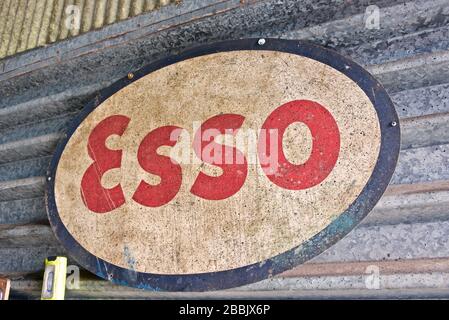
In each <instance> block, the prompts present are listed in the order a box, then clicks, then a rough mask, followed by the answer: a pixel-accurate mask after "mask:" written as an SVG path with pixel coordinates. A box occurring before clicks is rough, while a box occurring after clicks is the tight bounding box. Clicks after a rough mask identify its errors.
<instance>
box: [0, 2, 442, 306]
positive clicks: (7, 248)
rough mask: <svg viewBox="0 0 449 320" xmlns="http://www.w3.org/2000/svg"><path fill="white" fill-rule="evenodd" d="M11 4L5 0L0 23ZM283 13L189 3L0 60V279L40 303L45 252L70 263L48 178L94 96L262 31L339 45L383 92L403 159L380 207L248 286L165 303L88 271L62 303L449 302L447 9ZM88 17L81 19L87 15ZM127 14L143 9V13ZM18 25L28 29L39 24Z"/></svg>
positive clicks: (300, 7)
mask: <svg viewBox="0 0 449 320" xmlns="http://www.w3.org/2000/svg"><path fill="white" fill-rule="evenodd" d="M36 1H38V0H36ZM12 2H13V1H8V0H6V1H1V2H0V3H1V5H0V14H4V12H8V11H9V10H10V4H11V3H12ZM14 2H15V3H17V6H19V5H20V1H14ZM75 2H77V1H75ZM78 2H83V1H78ZM119 2H120V1H116V3H115V2H111V5H110V6H109V7H108V9H107V10H105V15H106V17H105V19H104V21H106V23H108V21H109V20H108V19H109V16H108V14H109V15H113V16H114V15H117V16H118V15H119V10H118V3H119ZM28 3H29V5H31V6H33V1H29V2H28ZM108 3H109V2H108ZM146 4H147V2H145V5H146ZM279 4H280V2H279V1H271V0H267V1H245V3H241V1H239V0H236V1H232V0H230V1H211V0H205V1H195V0H192V1H183V3H181V4H180V5H179V6H167V7H166V8H164V10H156V11H153V12H150V13H144V14H141V15H139V16H136V17H134V18H132V19H128V20H126V21H123V22H121V23H120V24H112V25H110V26H106V27H103V28H102V29H100V30H98V31H96V32H89V33H87V34H81V35H79V36H78V37H74V38H72V39H70V40H68V41H63V42H56V43H54V44H52V45H50V46H47V47H45V48H41V49H38V50H32V51H29V52H24V53H23V54H21V55H17V56H14V57H9V58H5V59H3V60H0V175H1V178H0V225H1V227H0V256H1V257H6V258H4V259H0V274H5V275H7V276H8V277H12V278H13V281H12V283H11V296H12V298H36V297H38V296H39V290H40V287H41V284H40V282H39V280H36V277H34V276H33V274H34V273H36V272H38V273H39V272H42V269H43V259H44V258H45V257H46V256H49V255H55V254H65V252H64V249H63V248H62V247H61V246H60V245H59V243H58V242H57V241H56V240H55V238H54V236H53V233H52V232H51V229H50V227H49V225H48V221H47V216H46V212H45V203H44V199H43V196H44V185H45V178H44V176H45V175H44V174H45V171H46V168H47V166H48V161H49V158H50V157H51V156H52V155H53V152H54V148H55V147H56V143H57V141H58V140H59V138H60V137H61V134H62V133H63V131H64V130H65V128H66V124H67V123H68V121H70V120H71V119H73V117H74V116H76V115H77V114H78V112H79V110H80V109H81V108H82V107H83V106H84V104H85V103H86V102H87V101H88V100H90V99H91V97H93V96H94V94H95V92H96V91H97V90H99V89H102V88H105V87H107V86H108V85H109V84H110V83H111V82H113V81H115V80H117V79H119V78H121V77H123V76H125V75H126V74H127V73H128V72H130V71H134V70H136V69H138V68H140V67H141V66H143V65H146V64H148V63H150V62H152V61H154V60H155V59H157V58H160V57H163V56H166V55H167V54H168V53H177V52H179V51H180V50H181V49H183V48H186V47H191V46H194V45H197V44H201V43H211V42H214V41H216V40H223V39H235V38H243V37H259V36H264V37H282V38H289V39H303V40H309V41H312V42H314V43H317V44H321V45H325V46H327V47H329V48H333V49H335V50H337V51H339V52H341V53H343V54H344V55H347V56H349V57H350V58H352V59H355V60H356V61H358V62H359V63H361V64H362V65H363V66H364V67H366V68H367V69H368V70H369V71H370V72H371V73H372V74H373V75H374V76H375V77H376V78H377V79H378V80H380V82H381V83H383V84H384V86H385V88H386V90H387V91H388V92H389V93H390V95H391V97H392V99H393V102H394V103H395V107H396V111H397V113H398V114H399V117H400V119H401V124H402V145H401V149H402V150H401V154H400V159H399V163H398V167H397V169H396V172H395V175H394V178H393V181H392V184H391V185H390V186H389V188H388V189H387V192H386V194H385V195H384V197H383V198H382V199H381V201H380V202H379V203H378V205H377V206H376V208H375V209H374V211H373V212H372V213H371V214H370V215H368V217H367V218H366V219H365V220H364V221H362V223H361V224H360V225H359V226H358V227H357V228H356V229H355V230H354V231H353V232H351V233H350V234H349V235H348V236H347V237H346V238H345V239H343V240H342V241H340V242H338V243H337V244H336V245H335V246H334V247H332V248H330V249H329V250H328V251H327V252H325V253H324V254H322V255H320V256H318V257H317V258H316V260H314V261H311V263H310V264H306V265H304V266H302V267H299V268H298V269H293V270H291V271H289V272H288V273H286V274H284V275H281V276H279V277H275V278H272V279H269V280H266V281H264V282H261V283H258V284H254V285H252V286H249V287H243V288H239V289H236V290H233V291H230V292H229V291H227V292H217V293H214V294H210V295H206V294H188V295H187V294H185V293H184V294H180V293H171V294H166V295H164V294H161V293H142V292H141V291H137V290H132V289H129V290H123V288H121V287H120V288H119V287H115V286H112V285H110V284H109V283H108V282H105V281H100V280H98V279H93V278H92V277H90V276H89V275H84V276H83V277H82V279H83V280H82V281H81V288H80V290H73V291H69V292H68V298H112V297H122V298H126V297H128V298H146V297H159V298H164V297H165V298H173V297H199V298H201V297H217V298H229V297H263V298H283V297H284V298H325V297H343V298H358V297H367V298H382V297H386V298H398V297H399V298H422V297H434V298H448V286H447V284H448V283H449V281H448V275H449V267H448V259H449V251H448V242H447V234H448V233H449V226H448V222H449V209H448V208H449V206H448V203H449V195H448V192H449V150H448V149H449V136H448V132H449V125H448V123H449V121H448V120H449V119H448V116H449V94H448V92H449V80H448V79H449V40H448V39H449V1H447V0H431V1H427V0H409V1H391V0H388V1H382V0H378V1H356V2H351V3H349V2H347V1H343V0H342V1H339V0H335V1H314V0H305V1H292V0H283V1H281V4H282V5H279ZM369 5H376V6H377V7H378V8H379V26H378V28H377V27H376V26H374V27H372V26H369V27H367V24H366V22H367V17H369V16H370V14H372V12H373V11H370V10H371V9H372V8H371V9H370V10H368V9H367V8H368V6H369ZM144 8H147V7H146V6H144ZM13 9H14V8H13ZM44 9H45V8H44ZM44 9H42V10H40V9H39V8H38V6H36V7H35V9H34V14H33V16H35V15H36V16H39V17H40V16H42V17H44V16H45V10H44ZM39 10H40V11H39ZM89 10H90V9H89ZM89 10H87V9H86V10H85V11H84V9H83V13H84V12H86V15H88V16H89V15H93V13H92V12H91V11H89ZM129 10H130V12H139V10H140V6H138V7H136V8H135V9H132V8H130V9H129ZM133 10H134V11H133ZM367 10H368V13H367ZM99 12H103V9H101V10H99ZM109 12H111V13H109ZM124 12H125V13H126V10H125V11H124ZM23 20H24V21H25V22H26V23H24V28H29V29H30V30H34V29H33V25H34V23H35V20H34V19H33V21H32V22H31V23H30V22H28V19H27V18H26V17H25V18H24V19H23ZM138 25H140V27H138ZM49 26H50V24H49ZM5 30H11V31H10V32H12V30H13V25H12V24H11V23H8V22H7V21H6V20H2V19H0V32H5ZM50 30H51V28H50ZM61 37H62V36H61ZM20 39H21V37H19V45H18V48H23V47H24V40H23V37H22V40H20ZM0 40H1V41H0V43H3V42H6V41H5V40H4V38H1V39H0ZM38 40H39V33H36V32H34V33H33V32H30V36H29V37H28V40H27V42H29V43H30V44H32V45H33V46H36V44H37V43H38ZM3 50H5V49H3ZM70 263H74V262H73V261H71V262H70ZM317 270H322V271H321V273H320V272H318V271H317ZM373 270H374V271H375V272H378V275H379V283H378V286H374V287H372V286H370V285H367V283H368V284H369V283H370V282H369V280H370V278H369V276H370V275H372V274H373ZM376 270H377V271H376ZM375 272H374V274H376V273H375ZM17 279H22V280H17Z"/></svg>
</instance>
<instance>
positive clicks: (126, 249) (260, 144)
mask: <svg viewBox="0 0 449 320" xmlns="http://www.w3.org/2000/svg"><path fill="white" fill-rule="evenodd" d="M399 140H400V130H399V124H398V117H397V115H396V113H395V110H394V107H393V104H392V103H391V101H390V99H389V97H388V95H387V93H386V92H385V90H384V89H383V88H382V87H381V86H380V84H379V83H378V82H377V81H376V80H375V79H374V78H373V77H372V76H371V75H369V74H368V73H367V72H366V71H365V70H363V69H362V68H361V67H360V66H359V65H357V64H355V63H354V62H352V61H349V60H347V59H345V58H344V57H342V56H340V55H338V54H337V53H335V52H332V51H329V50H327V49H324V48H321V47H318V46H315V45H311V44H308V43H304V42H299V41H287V40H275V39H266V40H265V41H258V40H257V39H247V40H238V41H227V42H222V43H218V44H214V45H208V46H203V47H199V48H195V49H192V50H189V51H186V52H184V53H182V54H180V55H178V56H173V57H169V58H166V59H164V60H161V61H157V62H155V63H153V64H151V65H149V66H147V67H145V68H143V69H142V70H140V71H138V72H136V73H134V74H129V75H128V77H126V78H124V79H122V80H121V81H119V82H117V83H115V84H114V85H112V86H111V87H109V88H107V89H106V90H103V91H102V92H100V93H99V94H98V96H97V98H96V99H95V100H94V101H92V102H91V103H90V104H89V105H88V106H86V108H85V109H84V110H83V111H82V112H81V114H80V115H79V117H78V118H77V119H76V120H75V121H74V122H73V123H72V124H71V126H70V128H69V129H68V131H67V135H66V137H65V138H64V139H63V140H62V141H61V142H60V144H59V145H58V147H57V152H56V155H55V157H54V159H53V161H52V163H51V168H50V170H49V173H48V190H47V205H48V215H49V219H50V222H51V225H52V227H53V229H54V231H55V234H56V236H57V237H58V239H59V240H60V241H61V243H62V244H63V245H64V246H65V247H66V249H67V250H68V252H70V254H71V255H72V256H73V257H74V258H75V259H76V260H77V261H78V262H79V263H80V264H81V265H83V266H84V267H85V268H86V269H88V270H90V271H92V272H94V273H95V274H97V275H99V276H101V277H103V278H106V279H109V280H111V281H114V282H115V283H118V284H124V285H130V286H135V287H139V288H146V289H153V290H195V291H196V290H199V291H202V290H216V289H224V288H230V287H235V286H239V285H243V284H246V283H251V282H255V281H259V280H262V279H265V278H268V277H270V276H272V275H275V274H278V273H280V272H282V271H285V270H288V269H290V268H292V267H294V266H296V265H298V264H300V263H303V262H305V261H307V260H309V259H311V258H312V257H314V256H316V255H318V254H319V253H321V252H323V251H324V250H325V249H327V248H328V247H329V246H331V245H332V244H334V243H335V242H337V241H338V240H339V239H341V238H342V237H343V236H344V235H346V234H347V233H348V232H349V231H350V230H351V229H352V228H353V227H354V226H355V225H356V224H357V223H358V222H360V221H361V219H363V217H365V215H366V214H368V212H369V211H370V210H371V209H372V208H373V206H374V205H375V203H376V202H377V201H378V200H379V198H380V196H381V195H382V193H383V192H384V190H385V188H386V187H387V185H388V182H389V180H390V178H391V175H392V173H393V171H394V167H395V165H396V161H397V157H398V153H399V142H400V141H399Z"/></svg>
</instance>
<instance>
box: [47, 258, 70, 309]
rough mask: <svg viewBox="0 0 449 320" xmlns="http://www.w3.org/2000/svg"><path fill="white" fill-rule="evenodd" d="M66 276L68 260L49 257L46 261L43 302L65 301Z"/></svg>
mask: <svg viewBox="0 0 449 320" xmlns="http://www.w3.org/2000/svg"><path fill="white" fill-rule="evenodd" d="M66 274H67V258H65V257H49V258H47V259H45V273H44V282H43V284H42V296H41V300H64V295H65V281H66Z"/></svg>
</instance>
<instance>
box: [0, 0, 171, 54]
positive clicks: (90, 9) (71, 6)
mask: <svg viewBox="0 0 449 320" xmlns="http://www.w3.org/2000/svg"><path fill="white" fill-rule="evenodd" d="M175 2H176V1H174V0H1V1H0V36H1V37H0V40H1V41H0V58H4V57H6V56H11V55H13V54H15V53H18V52H23V51H25V50H29V49H33V48H36V47H41V46H45V45H47V44H50V43H54V42H56V41H60V40H64V39H67V38H70V37H74V36H77V35H79V34H81V33H86V32H89V31H91V30H95V29H99V28H101V27H103V26H105V25H108V24H112V23H114V22H117V21H121V20H125V19H128V18H130V17H134V16H137V15H139V14H141V13H144V12H148V11H151V10H154V9H157V8H159V7H162V6H166V5H168V4H170V3H175Z"/></svg>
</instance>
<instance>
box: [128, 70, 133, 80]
mask: <svg viewBox="0 0 449 320" xmlns="http://www.w3.org/2000/svg"><path fill="white" fill-rule="evenodd" d="M132 78H134V73H132V72H130V73H128V79H129V80H131V79H132Z"/></svg>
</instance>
